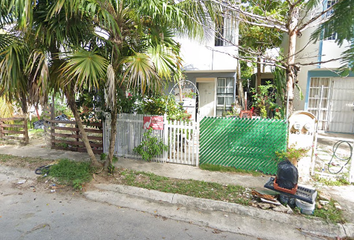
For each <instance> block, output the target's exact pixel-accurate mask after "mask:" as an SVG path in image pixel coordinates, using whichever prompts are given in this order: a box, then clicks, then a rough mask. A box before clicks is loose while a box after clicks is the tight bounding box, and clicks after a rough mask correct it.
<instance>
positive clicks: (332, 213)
mask: <svg viewBox="0 0 354 240" xmlns="http://www.w3.org/2000/svg"><path fill="white" fill-rule="evenodd" d="M334 203H335V201H333V200H331V201H330V202H329V203H328V204H327V205H326V206H324V207H323V208H321V209H318V208H316V209H315V211H314V214H313V215H314V216H315V217H319V218H322V219H324V220H325V221H326V222H329V223H345V219H344V218H343V214H342V211H341V210H338V209H337V208H336V207H335V205H334Z"/></svg>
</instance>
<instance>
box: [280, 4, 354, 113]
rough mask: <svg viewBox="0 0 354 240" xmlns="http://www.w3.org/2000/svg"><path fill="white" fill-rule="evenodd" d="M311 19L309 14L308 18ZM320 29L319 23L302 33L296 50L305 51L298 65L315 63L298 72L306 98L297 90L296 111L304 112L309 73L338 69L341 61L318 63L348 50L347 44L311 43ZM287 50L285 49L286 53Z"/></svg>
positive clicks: (334, 57) (300, 56)
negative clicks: (315, 32)
mask: <svg viewBox="0 0 354 240" xmlns="http://www.w3.org/2000/svg"><path fill="white" fill-rule="evenodd" d="M321 10H322V5H319V8H318V11H321ZM310 17H311V14H309V16H308V18H310ZM317 27H318V23H315V24H313V25H312V27H310V28H308V29H307V30H305V31H303V32H302V35H301V37H298V38H297V42H296V49H297V52H298V51H300V50H301V49H304V51H302V52H301V53H299V54H298V55H297V56H296V62H297V63H302V64H304V63H314V64H312V65H304V66H300V71H299V72H298V84H299V86H300V88H301V90H302V93H303V96H304V98H303V99H302V100H301V99H300V96H299V92H298V91H296V90H295V98H294V107H295V110H304V109H305V101H306V98H305V96H306V94H307V86H308V81H309V75H308V71H311V70H316V69H324V70H326V69H336V68H338V67H340V65H341V63H340V61H339V60H337V61H330V62H327V63H321V64H317V62H319V61H322V62H326V61H328V60H331V59H336V58H340V56H341V54H342V53H343V52H344V51H345V50H346V49H347V47H348V46H349V44H348V43H347V42H345V43H344V44H343V45H342V46H338V45H337V44H336V43H335V41H334V40H320V41H317V42H316V43H313V42H312V43H310V44H309V42H310V37H311V34H312V32H313V31H315V30H316V28H317ZM286 43H287V39H284V44H285V45H286ZM286 51H287V49H286V48H285V51H284V52H286ZM321 51H322V54H321Z"/></svg>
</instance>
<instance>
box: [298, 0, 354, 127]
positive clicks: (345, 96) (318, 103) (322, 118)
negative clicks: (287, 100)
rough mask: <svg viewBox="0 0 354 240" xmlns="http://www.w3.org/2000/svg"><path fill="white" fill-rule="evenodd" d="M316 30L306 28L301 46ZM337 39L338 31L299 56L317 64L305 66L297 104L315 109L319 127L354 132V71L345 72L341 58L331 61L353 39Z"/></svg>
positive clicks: (328, 1)
mask: <svg viewBox="0 0 354 240" xmlns="http://www.w3.org/2000/svg"><path fill="white" fill-rule="evenodd" d="M334 2H335V1H334V0H333V1H332V0H325V1H323V2H322V6H321V7H322V8H323V9H326V8H328V7H330V6H331V5H332V4H333V3H334ZM313 30H314V28H310V29H308V30H306V31H304V32H303V34H302V36H301V38H298V40H297V49H298V50H300V49H303V48H305V46H306V45H307V44H308V42H309V39H310V36H311V33H312V32H313ZM335 39H336V35H335V34H333V35H332V36H331V37H329V38H326V39H323V38H322V39H321V40H320V41H317V42H316V43H314V44H311V45H309V46H307V47H306V49H307V50H306V51H304V52H302V53H301V54H299V55H298V56H297V61H298V62H308V63H311V62H313V63H317V64H313V65H304V66H301V68H300V71H299V72H298V81H299V84H300V87H301V89H302V90H303V93H304V99H302V100H301V99H300V98H299V96H297V97H295V99H294V106H295V109H296V110H302V109H304V110H307V111H309V112H312V113H313V114H314V115H315V116H316V117H317V118H318V120H319V130H323V131H330V132H343V133H354V73H352V72H351V73H349V74H348V75H347V76H345V77H343V76H341V75H340V74H339V71H338V68H339V67H340V66H341V62H340V60H335V61H331V60H333V59H339V58H340V57H341V54H342V53H343V51H345V50H346V49H348V47H349V43H348V42H347V43H344V44H343V45H342V46H338V45H337V44H336V43H335ZM321 62H322V63H321Z"/></svg>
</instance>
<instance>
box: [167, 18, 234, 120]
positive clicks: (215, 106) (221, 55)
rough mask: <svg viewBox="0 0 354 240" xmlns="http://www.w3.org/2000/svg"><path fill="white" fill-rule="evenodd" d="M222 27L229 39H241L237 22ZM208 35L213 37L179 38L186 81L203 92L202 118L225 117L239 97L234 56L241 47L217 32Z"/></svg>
mask: <svg viewBox="0 0 354 240" xmlns="http://www.w3.org/2000/svg"><path fill="white" fill-rule="evenodd" d="M220 28H221V30H222V31H221V32H222V33H223V35H224V38H225V39H228V40H229V41H230V42H233V43H237V42H238V24H237V23H235V22H233V21H230V20H228V19H224V24H223V25H222V26H220V27H219V29H220ZM211 32H213V31H211ZM206 35H209V36H206V37H205V39H204V40H203V41H197V40H190V39H177V41H178V42H179V43H180V44H181V57H182V59H183V60H184V72H185V75H186V80H190V81H192V82H193V83H194V84H195V85H196V86H197V88H198V91H199V98H197V109H196V111H197V112H198V115H199V116H198V120H201V119H202V118H203V117H205V116H222V113H223V112H224V111H227V110H229V109H230V108H231V104H232V103H234V102H235V97H236V67H237V60H236V59H235V58H233V57H232V55H237V54H238V50H237V47H235V46H230V45H229V44H228V43H227V42H224V41H223V40H221V39H219V38H218V37H215V33H212V34H211V33H209V34H208V33H206ZM225 53H228V54H225ZM170 88H171V86H170Z"/></svg>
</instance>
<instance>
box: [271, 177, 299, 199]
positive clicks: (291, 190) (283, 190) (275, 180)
mask: <svg viewBox="0 0 354 240" xmlns="http://www.w3.org/2000/svg"><path fill="white" fill-rule="evenodd" d="M273 186H274V189H276V190H278V191H281V192H285V193H289V194H293V195H295V193H296V191H297V184H296V185H295V187H294V188H292V189H287V188H282V187H279V185H278V183H277V177H275V179H274V182H273Z"/></svg>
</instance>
